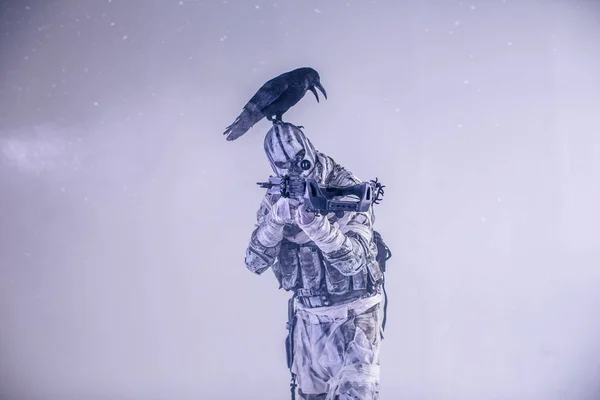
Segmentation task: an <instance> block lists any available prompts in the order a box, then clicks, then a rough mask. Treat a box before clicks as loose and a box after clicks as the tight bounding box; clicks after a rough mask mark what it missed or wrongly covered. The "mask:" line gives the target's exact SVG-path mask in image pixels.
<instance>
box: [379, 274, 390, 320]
mask: <svg viewBox="0 0 600 400" xmlns="http://www.w3.org/2000/svg"><path fill="white" fill-rule="evenodd" d="M381 287H382V288H383V298H384V300H385V303H383V321H382V322H381V328H382V329H383V330H384V331H385V322H386V320H387V306H388V296H387V292H386V291H385V278H384V279H383V282H382V283H381Z"/></svg>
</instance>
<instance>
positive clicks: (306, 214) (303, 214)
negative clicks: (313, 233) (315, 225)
mask: <svg viewBox="0 0 600 400" xmlns="http://www.w3.org/2000/svg"><path fill="white" fill-rule="evenodd" d="M319 217H320V218H324V217H323V216H319ZM315 218H317V215H316V214H315V213H314V212H312V211H309V210H308V204H307V203H306V202H304V203H302V204H300V206H298V208H297V211H296V214H295V215H294V220H295V222H296V223H297V224H298V226H301V225H308V224H310V223H311V222H313V221H314V220H315Z"/></svg>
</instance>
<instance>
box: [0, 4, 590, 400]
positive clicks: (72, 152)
mask: <svg viewBox="0 0 600 400" xmlns="http://www.w3.org/2000/svg"><path fill="white" fill-rule="evenodd" d="M275 1H276V2H275V3H274V2H273V0H271V1H269V2H266V1H241V0H237V1H236V0H229V1H220V0H219V1H217V0H214V1H212V0H206V1H175V0H173V1H172V0H163V1H157V0H152V1H151V0H127V1H126V0H54V1H41V0H38V1H33V0H31V1H29V0H19V1H0V13H1V15H0V399H2V400H88V399H89V400H109V399H110V400H112V399H117V400H118V399H123V400H125V399H126V400H146V399H149V400H150V399H152V400H163V399H165V400H167V399H178V400H188V399H189V400H191V399H261V400H271V399H273V400H275V399H277V400H279V399H285V398H287V396H288V395H289V391H288V379H289V375H288V371H287V369H286V365H285V356H284V345H283V344H284V342H283V340H284V337H285V334H286V331H285V320H286V312H287V311H286V300H287V297H288V295H287V294H286V293H284V292H283V291H278V290H277V284H276V281H275V278H274V277H273V275H272V274H271V273H270V272H268V273H266V274H265V275H263V276H261V277H257V276H254V275H252V274H251V273H250V272H248V271H247V270H246V269H245V266H244V262H243V261H244V252H245V248H246V245H247V242H248V239H249V236H250V233H251V230H252V227H253V224H254V220H255V213H256V210H257V207H258V205H259V202H260V199H261V197H262V195H263V191H262V190H261V189H259V188H258V187H257V186H256V185H255V182H257V181H260V180H264V179H266V178H267V177H268V175H269V174H270V173H271V171H270V169H269V166H268V163H267V161H266V158H265V156H264V154H263V151H262V140H263V137H264V133H265V132H266V131H267V129H268V128H269V124H268V122H266V121H262V122H260V123H259V124H257V125H256V126H255V128H254V129H252V130H251V131H250V132H248V133H247V134H246V135H245V136H243V137H242V138H240V139H239V140H237V141H235V142H226V141H225V140H224V137H223V136H222V132H223V130H224V128H225V127H226V126H227V125H229V124H230V123H231V122H232V121H233V120H234V119H235V117H236V116H237V115H238V114H239V112H240V111H241V108H242V106H243V105H244V104H245V103H246V101H247V100H249V98H250V97H251V96H252V95H253V94H254V92H255V91H256V90H257V89H258V88H259V87H260V86H261V85H262V84H263V83H264V82H265V81H267V80H268V79H271V78H272V77H274V76H276V75H278V74H280V73H282V72H285V71H288V70H291V69H294V68H297V67H300V66H311V67H313V68H315V69H317V70H318V71H319V73H320V74H321V78H322V83H323V85H324V86H325V88H326V89H327V93H328V95H329V100H324V99H322V101H321V103H320V104H317V103H316V101H315V99H314V97H313V96H312V94H310V93H309V94H308V95H307V96H306V97H305V98H304V99H303V100H302V101H301V102H300V103H299V104H298V105H297V106H296V107H294V108H293V109H292V110H291V111H290V112H289V113H288V114H286V117H287V118H286V119H287V120H290V121H291V122H294V123H296V124H300V125H304V126H305V128H306V130H305V131H306V133H307V134H308V135H309V136H310V137H311V139H312V140H313V142H314V144H315V145H316V146H317V148H318V149H320V150H321V151H324V152H325V153H328V154H330V155H331V156H333V157H334V158H335V159H336V160H338V161H339V162H341V163H342V164H344V165H345V166H347V167H348V169H350V170H351V171H353V172H354V173H356V174H357V175H358V176H360V177H361V178H362V179H364V180H367V179H372V178H374V177H376V176H377V177H379V179H380V180H382V181H383V183H384V184H386V185H387V188H386V197H385V199H384V201H383V203H382V204H381V205H379V206H378V207H377V210H376V213H377V218H378V219H377V228H378V229H379V230H380V231H381V232H382V233H383V235H384V238H385V239H386V240H387V241H388V243H389V245H390V247H391V249H392V251H393V253H394V257H393V259H392V260H391V263H390V265H389V273H388V292H389V295H390V306H389V315H388V328H387V335H386V340H385V341H384V344H383V346H382V377H381V379H382V381H381V382H382V383H381V385H382V386H381V394H382V396H381V397H382V398H383V399H408V400H456V399H460V400H587V399H590V400H591V399H594V400H595V399H598V398H599V396H600V291H599V290H598V287H599V285H600V232H599V226H600V212H599V211H598V207H599V206H598V205H599V204H600V190H599V187H598V184H599V182H600V74H599V73H598V71H600V46H598V43H599V40H600V37H599V35H600V5H597V4H596V2H594V1H568V0H547V1H541V0H539V1H533V0H518V1H517V0H506V1H502V0H486V1H483V0H481V1H463V2H461V1H450V0H439V1H421V0H419V1H412V2H408V1H402V2H401V1H393V0H389V1H356V0H348V1H333V0H332V1H323V0H320V1H313V0H307V1H291V0H287V1H282V0H275Z"/></svg>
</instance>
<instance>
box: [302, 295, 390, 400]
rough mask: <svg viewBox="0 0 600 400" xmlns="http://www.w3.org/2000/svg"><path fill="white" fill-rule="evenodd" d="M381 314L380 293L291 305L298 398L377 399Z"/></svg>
mask: <svg viewBox="0 0 600 400" xmlns="http://www.w3.org/2000/svg"><path fill="white" fill-rule="evenodd" d="M381 312H382V311H381V294H376V295H374V296H371V297H368V298H366V299H359V300H356V301H354V302H351V303H348V304H341V305H333V306H329V307H319V308H313V309H311V308H305V307H303V306H302V304H300V303H296V323H295V327H294V360H293V364H292V372H294V373H295V374H296V376H297V380H298V389H299V395H300V398H302V399H310V400H349V399H361V400H377V399H378V397H379V347H380V343H381V339H382V329H381V319H382V314H381Z"/></svg>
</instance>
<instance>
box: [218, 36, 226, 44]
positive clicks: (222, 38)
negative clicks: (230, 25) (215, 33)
mask: <svg viewBox="0 0 600 400" xmlns="http://www.w3.org/2000/svg"><path fill="white" fill-rule="evenodd" d="M226 39H227V35H225V36H222V37H221V39H219V40H220V41H221V42H224V41H225V40H226Z"/></svg>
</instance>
